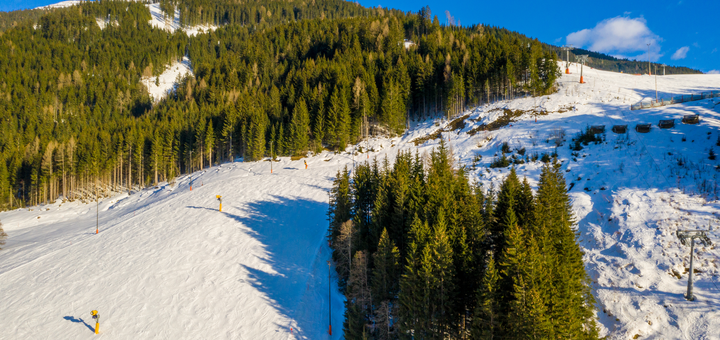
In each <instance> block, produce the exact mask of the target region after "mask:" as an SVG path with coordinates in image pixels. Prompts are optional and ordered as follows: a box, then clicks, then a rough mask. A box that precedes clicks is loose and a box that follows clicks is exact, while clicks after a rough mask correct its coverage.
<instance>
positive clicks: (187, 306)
mask: <svg viewBox="0 0 720 340" xmlns="http://www.w3.org/2000/svg"><path fill="white" fill-rule="evenodd" d="M574 67H575V66H574V65H573V66H571V71H573V72H574V73H573V74H571V75H563V77H562V78H561V79H560V81H559V86H560V89H559V91H558V92H557V93H555V94H553V95H550V96H542V97H536V98H523V99H516V100H513V101H503V102H497V103H494V104H491V105H487V106H482V107H479V108H476V109H473V110H471V111H469V112H467V113H466V114H467V115H468V117H467V118H466V119H465V123H466V124H465V126H464V127H462V128H461V129H458V130H452V129H451V128H446V126H447V125H448V124H449V122H448V121H444V120H437V121H433V120H427V121H423V122H415V123H413V127H412V129H411V130H410V131H409V132H408V133H407V134H405V135H404V136H402V137H398V138H392V139H391V138H376V139H373V140H372V141H370V142H369V145H370V147H371V152H370V153H369V155H370V157H380V158H383V157H386V156H387V157H389V158H390V159H393V158H394V156H395V155H396V154H397V152H398V151H400V150H411V151H415V150H417V151H418V152H420V153H423V152H427V151H429V150H431V149H432V148H433V147H435V146H437V144H438V142H439V140H437V139H435V140H432V139H431V140H429V141H427V142H425V143H423V144H421V145H418V146H415V144H414V143H412V141H413V140H414V139H416V138H419V137H426V136H429V135H430V134H432V133H434V132H436V131H437V130H438V129H445V130H448V131H446V132H442V133H441V134H442V136H443V137H444V138H446V139H447V140H449V142H450V145H451V146H452V148H453V151H454V153H455V156H456V157H457V158H458V162H459V164H461V165H467V166H468V167H470V168H471V169H472V168H473V165H474V166H475V169H474V170H471V171H470V175H471V176H472V177H473V178H474V179H475V180H478V181H480V182H481V183H483V185H484V186H485V187H489V186H490V185H491V184H493V185H495V187H497V186H498V185H499V183H500V181H502V179H503V178H504V177H505V176H506V175H507V173H508V168H504V169H489V168H487V166H488V165H489V164H490V162H492V160H493V158H494V157H493V156H494V155H495V154H496V153H497V154H499V152H500V147H501V145H502V143H504V142H507V143H509V145H510V147H511V148H512V149H519V148H522V147H524V148H525V149H526V151H525V154H526V155H531V154H533V153H538V154H541V153H543V152H552V151H553V150H555V144H554V143H553V141H552V140H551V139H552V138H553V137H554V136H555V135H557V133H558V132H559V131H564V132H565V140H566V141H565V142H564V143H563V145H562V146H560V147H559V148H558V149H557V152H558V154H559V158H560V159H561V160H562V161H563V165H562V166H563V169H564V170H565V171H566V173H565V175H566V179H567V182H568V185H571V186H572V189H571V190H570V193H571V197H572V198H573V200H574V209H575V214H576V220H577V221H578V230H579V239H580V244H581V246H582V247H583V249H584V250H585V252H586V255H585V261H586V267H587V270H588V273H589V275H590V276H591V278H592V280H593V292H594V294H595V297H596V299H597V307H598V317H599V320H600V325H601V328H602V335H606V336H608V338H609V339H630V338H633V337H634V336H635V335H639V336H640V338H641V339H648V338H649V339H717V338H720V307H719V306H720V287H719V286H720V279H719V278H718V274H720V272H719V271H718V267H717V265H718V264H717V262H718V258H719V256H720V251H719V250H718V249H717V248H716V247H715V246H710V247H697V248H696V258H695V266H696V267H695V268H696V269H697V270H698V272H697V273H696V276H695V279H696V285H695V294H696V296H697V298H698V301H694V302H688V301H686V300H685V299H684V298H683V294H684V292H685V289H686V284H687V273H686V272H685V268H686V267H687V266H688V263H689V257H688V255H689V249H688V248H687V247H684V246H681V245H680V244H679V242H678V240H677V238H676V237H675V234H674V233H675V231H676V230H677V229H679V228H680V229H710V228H711V229H712V230H711V232H710V236H711V238H712V239H713V241H714V242H715V243H716V244H717V243H718V242H720V237H719V236H720V235H719V233H717V228H718V225H720V223H718V221H717V216H718V214H720V202H718V201H717V200H716V191H715V184H714V183H715V181H716V180H717V174H718V171H716V170H715V167H716V166H717V165H720V164H719V163H718V162H720V161H719V160H709V159H708V153H709V149H710V148H711V147H715V148H716V152H717V151H720V147H716V146H715V143H716V142H717V141H718V136H720V129H719V128H720V120H719V118H720V104H718V100H714V101H713V100H703V101H697V102H693V103H686V104H681V105H672V106H666V107H662V108H656V109H649V110H639V111H629V105H630V104H631V103H635V102H637V101H640V100H641V99H643V98H650V97H653V98H654V96H655V91H654V84H655V78H654V77H649V76H634V75H626V74H617V73H612V72H604V71H598V70H591V69H588V68H586V69H585V73H584V77H585V79H586V82H587V83H586V84H582V85H581V84H578V79H579V75H578V74H577V73H575V69H574ZM657 81H658V89H659V94H660V96H670V95H671V94H673V95H677V94H689V93H693V92H701V91H708V90H720V75H682V76H681V75H677V76H664V77H658V79H657ZM498 109H510V110H523V111H524V112H526V113H525V114H524V115H522V116H521V117H520V118H518V119H517V121H515V122H512V123H511V124H510V125H508V126H505V127H502V128H500V129H498V130H496V131H487V132H484V131H480V132H477V133H475V134H474V135H471V134H470V133H468V132H470V131H472V130H473V129H475V128H476V127H478V126H479V125H480V124H483V123H489V122H491V121H493V120H495V119H496V118H497V117H498V116H499V115H500V114H501V111H500V110H498ZM561 111H562V112H561ZM537 112H547V113H548V114H547V115H543V114H536V113H537ZM685 114H700V117H701V122H700V124H698V125H684V124H681V123H680V122H679V118H681V117H682V116H683V115H685ZM668 118H674V119H676V121H675V122H676V126H675V128H672V129H667V130H660V129H658V127H657V122H658V120H659V119H668ZM536 119H537V121H536ZM645 122H647V123H652V124H653V128H652V130H651V132H650V133H647V134H640V133H636V132H635V131H634V130H632V128H633V127H634V126H635V124H636V123H645ZM598 124H605V125H606V128H607V130H608V132H607V133H606V139H605V142H604V143H601V144H598V145H594V144H590V145H587V146H584V149H583V150H581V151H579V152H578V153H577V154H576V155H573V154H572V152H573V151H571V150H570V149H569V143H570V139H571V138H572V137H573V136H574V135H575V134H576V133H577V132H578V131H580V130H581V129H584V128H585V127H586V126H588V125H598ZM613 124H628V125H629V128H630V132H629V133H628V134H627V135H617V134H614V133H612V132H610V131H609V129H610V127H611V125H613ZM460 125H461V124H460ZM460 125H456V126H460ZM683 137H684V139H685V141H683ZM350 151H352V147H349V148H348V149H347V152H344V153H339V154H335V153H330V152H324V153H322V154H320V155H316V156H314V157H311V158H308V159H307V161H308V164H309V169H307V170H305V169H304V166H303V161H302V160H298V161H291V160H290V159H289V158H282V159H281V161H280V162H276V163H274V164H273V173H272V174H271V173H270V163H269V162H267V161H266V162H255V163H242V162H234V163H228V164H222V165H220V166H215V167H212V168H209V169H206V170H205V171H200V172H196V173H194V174H192V176H183V177H180V178H178V179H177V180H176V181H175V183H174V184H167V183H163V184H162V185H161V186H159V187H157V188H148V189H145V190H142V191H139V192H134V193H133V194H132V195H127V194H119V195H116V196H114V197H112V198H110V199H104V200H102V201H101V202H100V204H99V208H100V209H99V210H100V234H98V235H96V234H95V233H94V232H95V205H94V204H93V203H91V204H83V203H80V202H73V203H63V204H61V203H60V202H57V203H55V204H51V205H43V206H39V207H32V208H27V209H18V210H15V211H11V212H3V213H0V221H1V222H2V223H3V226H4V228H5V230H6V232H7V233H8V234H9V238H8V243H7V245H6V247H7V248H6V249H4V250H0V301H3V308H2V309H0V320H2V321H0V325H1V326H2V329H3V331H2V332H0V339H30V338H33V339H34V338H48V337H49V338H63V339H85V338H91V337H95V335H94V334H93V333H92V331H91V330H90V328H92V326H94V324H93V323H92V319H90V314H89V313H90V310H92V309H97V310H98V311H99V312H100V315H101V325H100V327H101V335H100V337H101V338H106V339H127V338H142V339H151V338H153V339H154V338H167V339H328V338H332V339H340V338H341V334H340V333H341V328H342V312H343V307H342V301H343V297H342V295H341V294H339V293H337V290H336V289H335V288H332V301H331V302H332V317H333V319H332V325H333V336H332V337H330V336H328V335H327V326H328V325H327V318H328V312H329V310H328V308H329V306H328V302H329V301H328V283H329V281H328V266H327V264H326V261H327V260H328V259H329V257H330V252H329V248H328V247H327V243H326V240H325V233H326V228H327V221H326V215H325V214H326V211H327V200H328V196H327V190H328V189H329V188H330V187H331V182H332V178H333V177H334V175H335V173H336V172H337V170H338V169H340V168H342V167H343V166H349V167H352V164H353V161H357V162H359V161H365V160H366V159H367V156H368V154H362V153H358V154H356V155H354V156H353V154H352V153H351V152H350ZM515 154H516V155H517V152H515ZM478 155H480V156H482V159H480V160H478V158H479V157H478ZM540 168H541V163H540V162H529V163H525V164H521V165H517V169H518V173H519V175H521V176H527V177H528V179H529V181H530V183H531V184H532V185H536V183H537V179H538V176H539V173H540ZM191 178H192V179H191ZM191 180H194V186H193V190H192V191H190V187H189V184H190V181H191ZM215 195H222V196H223V211H222V212H219V211H217V207H218V202H217V201H216V199H215ZM677 276H679V277H680V279H678V277H677ZM330 283H331V284H333V286H334V283H332V280H331V281H330ZM291 327H292V328H293V332H292V333H291V330H290V328H291Z"/></svg>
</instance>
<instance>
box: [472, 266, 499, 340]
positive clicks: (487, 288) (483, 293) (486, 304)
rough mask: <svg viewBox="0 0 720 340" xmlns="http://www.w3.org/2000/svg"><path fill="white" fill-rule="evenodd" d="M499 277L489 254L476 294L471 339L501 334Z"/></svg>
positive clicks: (489, 337)
mask: <svg viewBox="0 0 720 340" xmlns="http://www.w3.org/2000/svg"><path fill="white" fill-rule="evenodd" d="M499 279H500V276H499V274H498V271H497V268H495V260H494V259H493V255H492V254H491V253H490V254H488V256H487V259H486V263H485V273H484V275H483V278H482V282H481V284H480V291H479V293H478V305H477V307H476V308H475V312H474V314H473V322H472V330H471V335H472V338H473V339H495V338H499V337H500V334H502V333H501V328H500V325H501V324H500V322H501V310H500V305H499V302H500V301H499V299H500V297H499V296H498V288H499V287H498V280H499Z"/></svg>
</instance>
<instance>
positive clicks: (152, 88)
mask: <svg viewBox="0 0 720 340" xmlns="http://www.w3.org/2000/svg"><path fill="white" fill-rule="evenodd" d="M186 74H190V75H192V74H193V71H192V67H191V65H190V59H188V58H187V57H183V59H182V61H180V62H177V61H176V62H174V63H172V64H171V65H170V66H169V67H168V68H167V69H165V71H164V72H163V73H162V74H161V75H160V76H158V77H150V78H142V79H141V80H140V81H141V82H142V83H143V84H144V85H145V87H147V89H148V92H149V93H150V96H151V97H152V98H153V100H154V101H155V102H157V101H159V100H160V99H162V98H164V97H165V96H166V95H167V94H168V92H169V91H174V90H175V86H176V85H177V80H178V79H180V78H182V77H183V76H185V75H186Z"/></svg>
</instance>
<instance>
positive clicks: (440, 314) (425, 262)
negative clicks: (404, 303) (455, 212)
mask: <svg viewBox="0 0 720 340" xmlns="http://www.w3.org/2000/svg"><path fill="white" fill-rule="evenodd" d="M433 229H434V231H433V236H432V240H431V242H429V243H428V244H427V246H426V247H425V249H423V258H422V269H423V270H422V277H423V278H424V280H425V284H426V291H425V294H426V305H425V308H426V310H427V312H428V314H426V318H427V319H426V322H427V323H428V325H429V327H428V328H429V330H430V332H431V333H430V334H431V337H445V336H447V335H448V334H447V333H448V332H449V329H450V327H452V326H453V325H452V322H451V320H452V318H451V317H452V310H451V306H452V304H453V302H454V301H453V298H454V294H455V287H454V282H453V281H454V280H453V278H454V276H455V268H454V266H453V252H452V248H451V246H450V240H449V238H448V235H447V229H446V226H445V219H444V216H442V214H441V216H439V217H438V223H437V224H436V225H435V226H434V228H433Z"/></svg>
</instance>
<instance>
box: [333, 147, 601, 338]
mask: <svg viewBox="0 0 720 340" xmlns="http://www.w3.org/2000/svg"><path fill="white" fill-rule="evenodd" d="M452 160H453V156H452V153H451V151H450V150H448V149H447V148H446V146H445V143H444V142H443V141H442V140H441V143H440V146H439V147H438V148H436V149H434V150H433V151H432V152H431V153H430V154H429V155H427V154H426V155H423V156H421V155H419V154H414V155H413V154H411V153H401V154H399V155H398V156H397V159H396V160H395V162H394V163H393V164H390V163H389V162H388V160H387V159H385V160H383V161H382V162H378V161H377V160H375V161H373V162H372V163H365V164H361V165H358V166H356V167H355V168H354V169H353V170H352V172H351V171H349V170H348V169H347V168H345V169H344V170H343V171H340V172H339V173H338V175H337V178H336V179H335V182H334V185H333V188H332V190H331V195H330V208H329V212H328V216H329V221H330V226H329V230H328V237H329V242H330V244H331V248H332V250H333V258H334V260H335V264H336V271H337V278H338V283H339V287H340V288H341V290H342V291H343V292H344V294H345V297H346V303H345V304H346V312H345V322H344V336H345V338H346V339H348V340H354V339H597V338H598V329H597V326H596V320H595V310H594V298H593V296H592V294H591V292H590V279H589V278H588V276H587V274H586V273H585V268H584V264H583V261H582V255H583V253H582V251H581V250H580V248H579V246H578V244H577V240H576V239H577V235H576V231H575V229H574V223H575V222H574V220H573V216H572V212H571V210H572V206H571V203H570V200H569V197H568V194H567V188H566V185H565V179H564V177H563V174H562V171H561V169H560V164H559V163H558V162H557V160H556V159H553V160H551V161H548V162H546V163H545V165H544V167H543V169H542V173H541V176H540V180H539V183H538V188H537V191H533V190H532V188H531V187H530V184H529V183H528V181H527V179H523V180H522V181H521V180H520V178H518V176H517V174H516V173H515V169H514V168H513V169H512V170H511V172H510V174H509V176H507V178H506V179H505V181H504V182H503V183H502V185H501V187H500V188H499V190H495V189H494V188H486V189H484V188H482V187H481V186H479V185H476V184H473V183H472V182H471V181H470V180H469V179H468V177H467V175H466V173H465V171H464V168H459V169H458V168H457V166H456V165H455V164H453V161H452Z"/></svg>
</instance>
